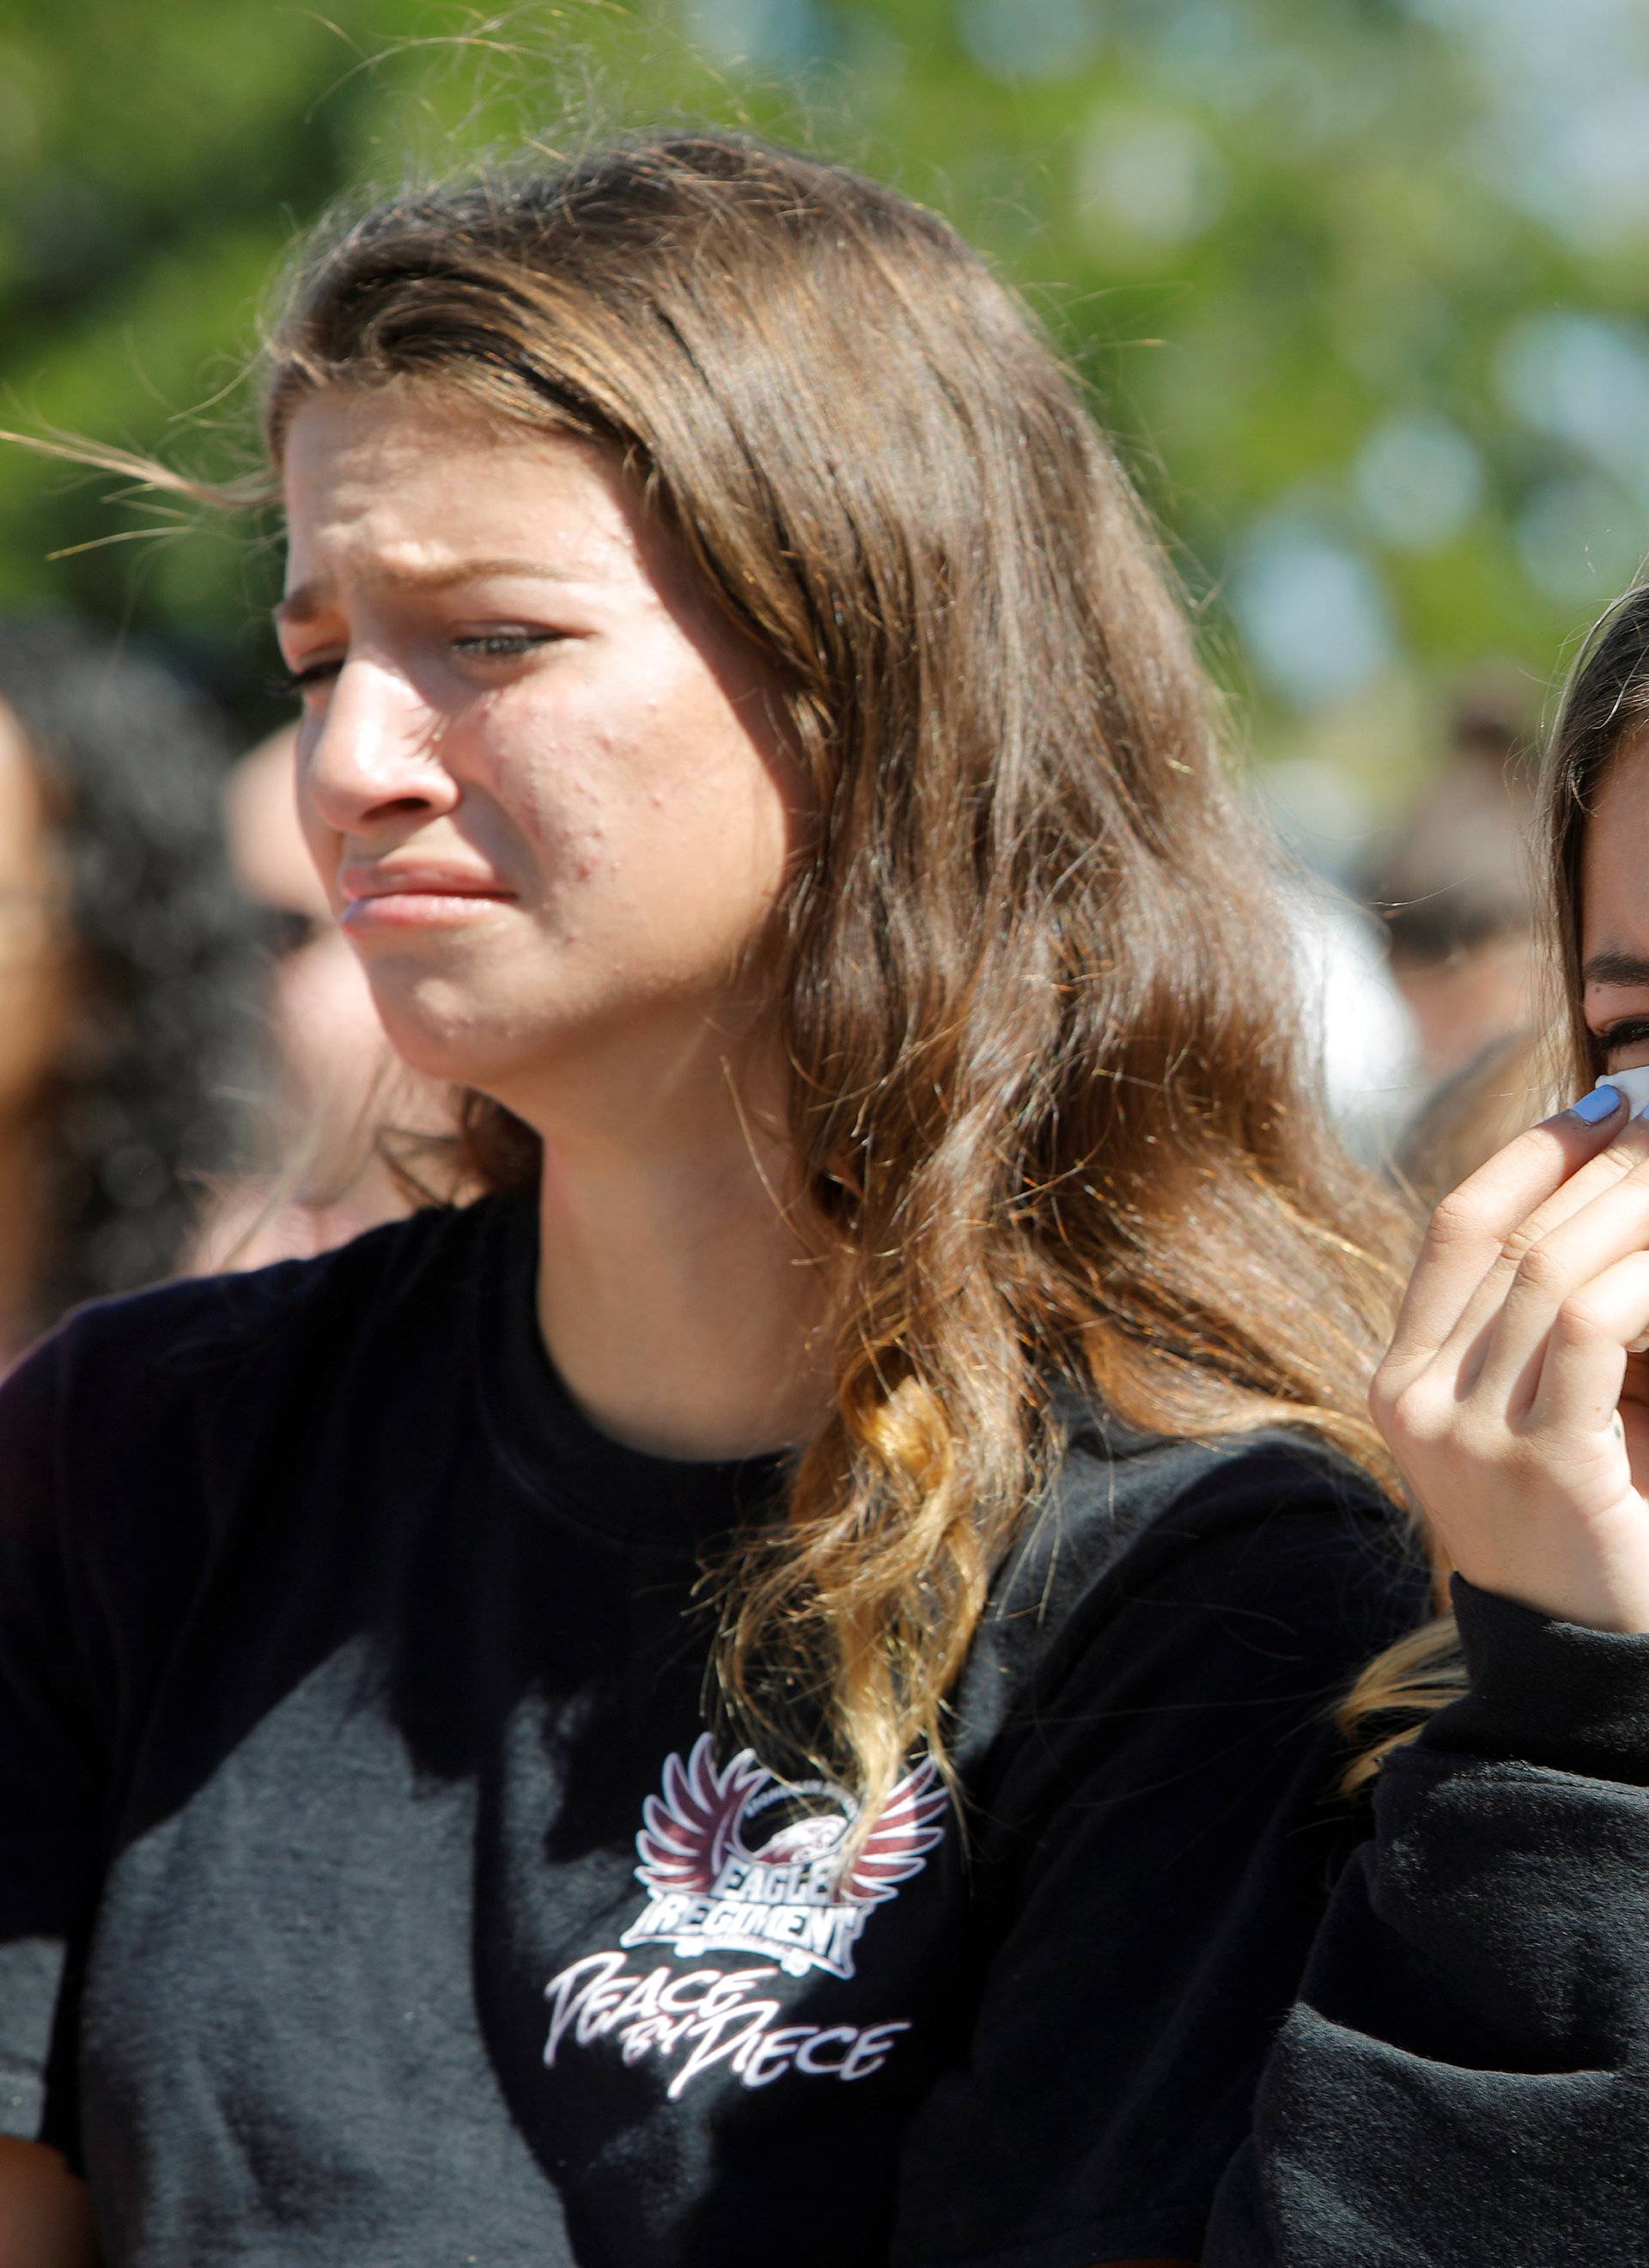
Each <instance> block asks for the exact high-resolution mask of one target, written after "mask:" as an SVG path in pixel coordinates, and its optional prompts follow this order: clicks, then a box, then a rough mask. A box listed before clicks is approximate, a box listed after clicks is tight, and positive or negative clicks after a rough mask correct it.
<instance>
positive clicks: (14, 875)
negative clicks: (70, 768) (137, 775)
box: [0, 702, 69, 1128]
mask: <svg viewBox="0 0 1649 2268" xmlns="http://www.w3.org/2000/svg"><path fill="white" fill-rule="evenodd" d="M61 899H62V877H61V876H60V875H59V874H58V873H56V871H55V865H54V861H53V858H52V845H51V833H50V828H49V826H48V821H47V814H46V801H45V798H44V796H43V794H42V793H41V791H40V778H39V774H38V772H37V770H36V768H35V762H34V757H33V752H32V751H31V749H30V747H29V745H28V742H27V740H26V738H25V737H24V734H23V733H22V730H21V728H20V727H19V725H18V721H17V719H16V718H15V717H13V715H12V714H11V711H10V710H9V709H8V708H6V707H5V705H4V702H0V1128H3V1127H4V1125H5V1124H6V1123H8V1122H10V1121H11V1120H12V1119H14V1118H15V1117H17V1116H18V1115H19V1114H21V1113H25V1112H26V1111H27V1110H28V1109H29V1108H31V1107H32V1106H33V1103H34V1101H35V1100H36V1098H37V1097H38V1096H39V1094H40V1092H41V1089H42V1086H43V1085H44V1082H45V1080H46V1079H47V1077H48V1073H49V1072H50V1071H51V1068H52V1065H53V1064H54V1063H55V1061H56V1060H57V1058H58V1057H59V1055H60V1054H61V1052H62V1049H63V1041H64V1036H65V1022H66V1019H67V1016H68V1013H69V983H68V954H67V953H66V951H65V942H66V940H65V938H64V935H63V907H62V904H61Z"/></svg>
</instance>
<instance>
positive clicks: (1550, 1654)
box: [1420, 1574, 1649, 1787]
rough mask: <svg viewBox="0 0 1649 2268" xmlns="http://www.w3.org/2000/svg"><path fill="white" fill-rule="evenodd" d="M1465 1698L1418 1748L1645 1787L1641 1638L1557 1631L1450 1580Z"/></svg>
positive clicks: (1648, 1645)
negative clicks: (1466, 1681)
mask: <svg viewBox="0 0 1649 2268" xmlns="http://www.w3.org/2000/svg"><path fill="white" fill-rule="evenodd" d="M1452 1589H1453V1594H1454V1613H1455V1618H1456V1621H1457V1623H1458V1624H1459V1628H1460V1636H1461V1648H1462V1651H1463V1652H1464V1653H1465V1657H1466V1666H1467V1670H1468V1674H1469V1680H1470V1683H1469V1690H1468V1692H1467V1693H1466V1695H1465V1696H1464V1697H1462V1698H1461V1700H1459V1701H1455V1702H1452V1703H1450V1704H1449V1705H1448V1706H1447V1708H1446V1709H1442V1710H1439V1712H1438V1713H1437V1715H1436V1716H1435V1717H1433V1718H1432V1719H1430V1720H1429V1721H1428V1723H1427V1724H1426V1725H1425V1727H1424V1728H1423V1730H1422V1732H1421V1734H1420V1745H1422V1746H1424V1747H1426V1748H1431V1749H1448V1750H1451V1751H1454V1752H1456V1753H1460V1752H1464V1753H1466V1754H1469V1755H1476V1756H1484V1757H1492V1758H1495V1759H1497V1760H1499V1761H1511V1762H1520V1763H1525V1764H1536V1765H1541V1766H1544V1767H1548V1768H1550V1769H1552V1770H1556V1771H1571V1772H1579V1773H1586V1774H1590V1775H1592V1776H1594V1777H1595V1778H1602V1779H1612V1780H1619V1781H1623V1782H1624V1783H1626V1784H1628V1785H1630V1786H1638V1787H1644V1786H1649V1636H1645V1635H1644V1634H1641V1633H1638V1632H1626V1631H1601V1630H1594V1629H1590V1628H1587V1627H1585V1626H1583V1625H1581V1624H1575V1623H1570V1622H1565V1621H1563V1620H1561V1619H1559V1618H1558V1617H1557V1616H1552V1615H1549V1614H1544V1613H1542V1612H1540V1611H1538V1610H1537V1609H1534V1608H1531V1607H1528V1606H1525V1605H1523V1604H1521V1603H1520V1602H1519V1601H1517V1600H1515V1599H1512V1598H1508V1597H1506V1596H1505V1595H1504V1594H1500V1593H1498V1592H1494V1591H1490V1590H1485V1589H1483V1588H1482V1587H1479V1586H1478V1585H1477V1584H1476V1583H1474V1582H1472V1581H1470V1580H1468V1579H1467V1578H1466V1577H1464V1576H1461V1575H1458V1574H1457V1575H1456V1576H1455V1577H1454V1580H1453V1585H1452Z"/></svg>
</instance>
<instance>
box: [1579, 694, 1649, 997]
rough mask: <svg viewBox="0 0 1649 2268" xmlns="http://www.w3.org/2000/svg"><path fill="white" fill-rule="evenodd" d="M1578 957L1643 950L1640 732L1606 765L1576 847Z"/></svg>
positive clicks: (1644, 814) (1646, 905)
mask: <svg viewBox="0 0 1649 2268" xmlns="http://www.w3.org/2000/svg"><path fill="white" fill-rule="evenodd" d="M1581 868H1582V874H1583V888H1582V892H1581V902H1582V903H1583V905H1584V907H1585V935H1584V937H1583V939H1582V940H1581V954H1582V958H1583V960H1586V961H1590V960H1591V959H1593V958H1594V956H1595V955H1597V954H1608V953H1613V954H1636V955H1638V956H1643V955H1645V954H1649V741H1645V739H1644V738H1643V737H1642V736H1641V735H1640V736H1638V738H1636V739H1635V740H1633V741H1631V743H1629V744H1628V745H1627V746H1626V747H1624V748H1623V749H1622V750H1621V752H1620V754H1619V755H1617V756H1616V758H1615V759H1614V762H1612V763H1611V764H1610V765H1609V770H1608V771H1607V772H1606V773H1605V775H1604V777H1603V783H1602V785H1601V787H1600V788H1599V789H1598V791H1597V792H1596V794H1595V795H1594V798H1593V800H1592V809H1591V812H1590V814H1589V815H1588V817H1587V820H1586V835H1585V839H1584V842H1583V843H1582V846H1581Z"/></svg>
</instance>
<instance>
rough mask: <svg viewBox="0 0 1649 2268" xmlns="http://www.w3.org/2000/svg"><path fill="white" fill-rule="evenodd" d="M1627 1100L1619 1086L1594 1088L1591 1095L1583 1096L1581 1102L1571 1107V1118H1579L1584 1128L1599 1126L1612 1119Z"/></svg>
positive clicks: (1572, 1104) (1573, 1103)
mask: <svg viewBox="0 0 1649 2268" xmlns="http://www.w3.org/2000/svg"><path fill="white" fill-rule="evenodd" d="M1625 1100H1626V1098H1625V1096H1624V1095H1623V1094H1622V1093H1621V1091H1620V1089H1619V1087H1617V1086H1594V1088H1593V1090H1592V1092H1591V1094H1583V1095H1582V1096H1581V1097H1580V1100H1579V1102H1572V1103H1571V1104H1570V1105H1569V1116H1570V1117H1571V1118H1578V1119H1579V1121H1580V1123H1581V1124H1582V1125H1583V1126H1599V1125H1601V1123H1602V1122H1603V1121H1604V1119H1606V1118H1612V1117H1613V1116H1615V1113H1616V1111H1617V1110H1618V1109H1619V1108H1620V1107H1621V1105H1622V1103H1623V1102H1624V1101H1625Z"/></svg>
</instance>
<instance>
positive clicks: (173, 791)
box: [0, 615, 259, 1330]
mask: <svg viewBox="0 0 1649 2268" xmlns="http://www.w3.org/2000/svg"><path fill="white" fill-rule="evenodd" d="M0 704H3V705H4V708H5V709H7V710H9V711H11V715H12V716H13V717H14V718H16V720H17V722H18V725H19V726H20V728H21V730H22V733H23V735H24V737H25V739H26V741H27V744H28V747H29V750H30V752H31V754H32V756H33V762H34V763H35V766H36V767H37V770H38V773H39V776H40V783H41V785H42V788H43V791H44V795H45V800H46V808H47V821H48V831H49V834H50V836H51V839H52V843H53V847H54V850H55V855H56V858H57V860H58V862H59V865H60V866H61V869H62V871H63V876H64V880H65V887H66V904H65V909H64V918H65V921H66V925H67V928H68V930H69V932H70V985H69V998H70V1015H69V1020H68V1023H67V1026H66V1028H65V1030H64V1032H63V1044H62V1047H61V1049H60V1050H59V1053H58V1057H57V1061H56V1064H55V1068H54V1071H53V1072H52V1074H51V1077H50V1079H49V1082H48V1089H47V1091H46V1093H44V1094H42V1096H41V1098H40V1119H41V1126H40V1133H41V1140H40V1145H39V1150H40V1171H41V1174H42V1176H43V1186H42V1190H41V1203H42V1205H43V1207H44V1210H45V1212H46V1215H47V1218H48V1224H49V1226H48V1233H47V1235H46V1237H45V1239H44V1245H45V1260H44V1265H43V1268H42V1270H41V1271H40V1278H39V1281H38V1282H37V1284H36V1285H35V1286H34V1292H33V1300H32V1303H31V1304H32V1313H30V1314H28V1315H27V1316H26V1319H25V1321H26V1325H27V1327H28V1328H29V1329H32V1330H40V1329H45V1328H47V1327H48V1325H49V1324H51V1323H52V1322H55V1320H56V1319H57V1317H58V1316H60V1315H61V1314H63V1313H64V1312H65V1311H66V1310H67V1309H68V1308H70V1307H73V1306H74V1305H75V1304H76V1303H77V1301H79V1300H86V1299H91V1298H93V1297H96V1296H98V1295H99V1294H101V1293H104V1292H123V1291H129V1290H133V1289H135V1288H136V1287H137V1286H139V1285H144V1284H149V1283H152V1282H154V1281H156V1280H157V1279H158V1278H162V1277H164V1276H166V1275H167V1274H169V1273H171V1272H172V1271H173V1270H174V1269H175V1268H176V1267H177V1265H178V1263H179V1262H180V1259H181V1258H182V1256H183V1255H184V1253H185V1250H186V1248H187V1246H188V1241H189V1239H190V1235H191V1233H192V1232H193V1230H194V1229H195V1226H196V1223H197V1221H198V1219H199V1215H200V1211H201V1204H202V1188H201V1177H202V1176H203V1175H210V1174H214V1173H218V1172H223V1171H225V1170H228V1169H230V1168H232V1167H242V1166H244V1165H245V1164H246V1163H247V1155H246V1152H247V1097H248V1094H249V1091H250V1088H251V1086H252V1083H253V1078H254V1072H255V1070H256V1064H257V1047H256V1033H257V1026H258V1014H257V1008H256V1001H257V991H256V986H257V983H258V953H259V947H258V928H257V917H256V914H255V913H254V910H253V909H250V908H249V907H248V906H247V903H246V902H245V900H244V899H243V897H242V895H241V894H240V891H239V888H238V887H237V885H236V883H235V881H234V880H233V877H232V873H231V872H230V869H229V865H228V859H227V855H226V852H225V846H224V839H223V825H222V818H221V813H220V802H221V792H222V784H223V777H224V772H225V766H226V764H227V762H228V761H229V759H230V757H231V755H232V753H233V750H232V744H231V743H230V741H229V740H228V739H227V736H226V732H225V726H224V725H223V724H222V723H221V721H220V720H219V719H218V718H217V716H216V714H215V713H214V712H213V711H211V710H210V708H209V706H208V705H207V703H205V702H204V701H203V700H202V699H200V698H198V697H196V696H193V695H192V694H191V693H190V692H189V691H188V689H187V688H186V687H185V686H184V684H183V683H182V682H181V681H180V680H179V679H178V678H176V677H175V676H174V675H173V674H172V673H171V671H170V670H168V669H167V668H166V667H165V666H162V665H161V664H160V663H159V662H158V661H156V660H154V659H149V658H147V657H145V656H144V655H143V654H142V653H140V652H133V651H132V650H131V649H130V647H129V645H128V644H126V643H125V642H124V641H116V640H115V639H114V638H112V637H110V636H109V635H108V634H107V632H104V631H99V630H92V628H91V627H89V626H87V625H84V624H82V623H79V622H74V621H70V620H67V619H64V618H62V617H59V616H46V615H41V616H20V617H13V618H11V619H0Z"/></svg>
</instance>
